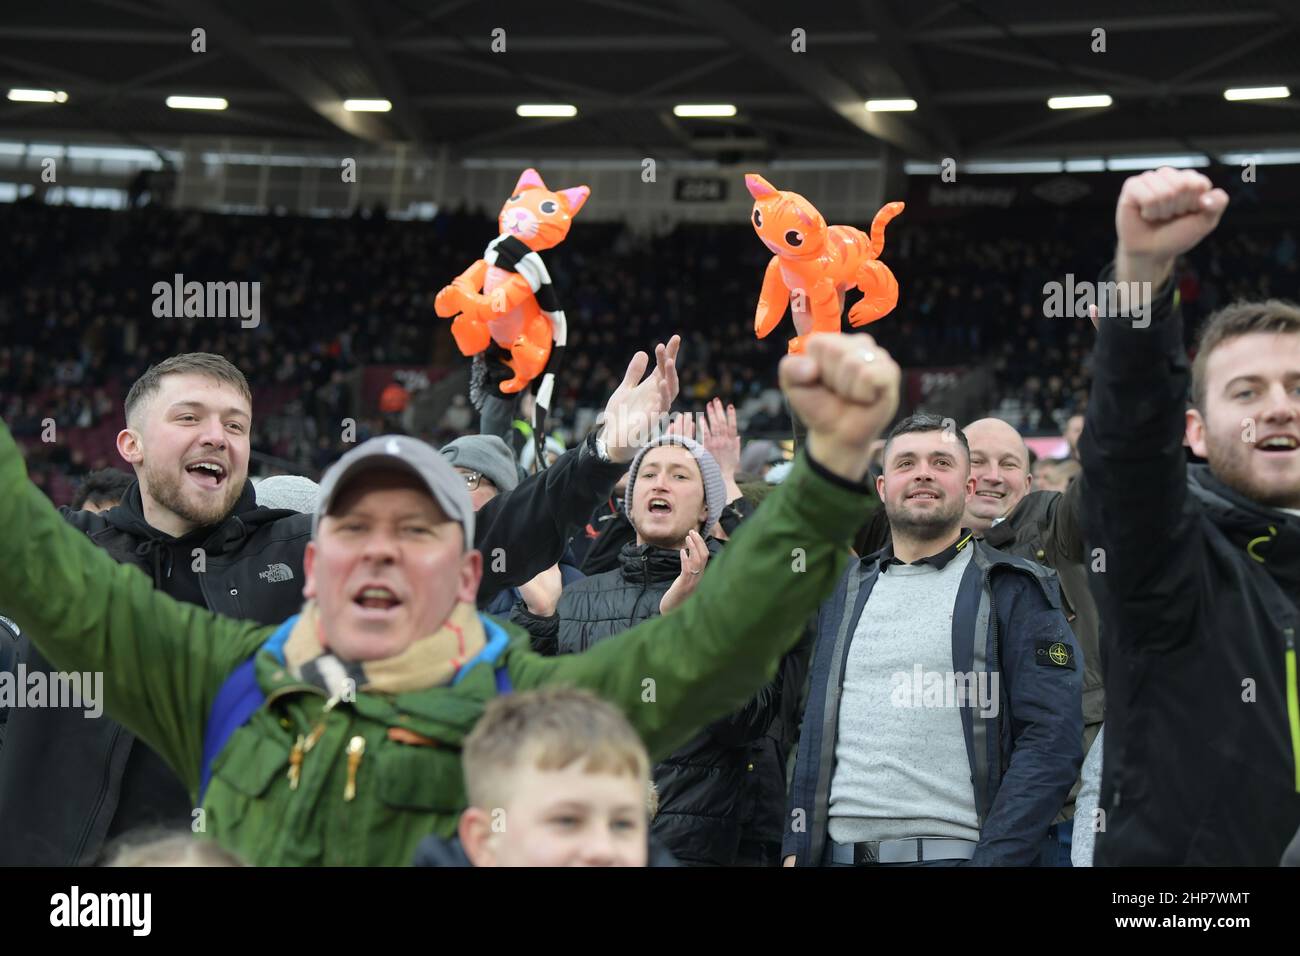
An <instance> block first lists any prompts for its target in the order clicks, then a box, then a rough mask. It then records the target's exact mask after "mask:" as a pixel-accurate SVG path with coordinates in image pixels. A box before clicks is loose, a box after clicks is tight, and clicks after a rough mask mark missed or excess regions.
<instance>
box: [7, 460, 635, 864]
mask: <svg viewBox="0 0 1300 956" xmlns="http://www.w3.org/2000/svg"><path fill="white" fill-rule="evenodd" d="M624 471H626V465H618V464H613V463H608V462H602V461H601V460H600V459H599V458H598V456H597V455H596V452H595V449H594V443H593V442H592V441H591V440H590V439H589V440H588V441H585V442H583V443H582V444H581V445H579V446H578V447H576V448H574V449H572V450H570V451H568V452H566V453H565V454H564V455H562V456H561V457H560V459H559V460H558V461H556V463H555V464H554V465H552V466H551V467H550V468H548V469H546V470H545V471H543V472H541V473H539V474H537V475H532V476H530V477H528V478H527V479H525V480H524V481H522V482H520V483H519V486H518V487H517V488H515V489H514V490H513V491H511V492H509V493H508V494H504V495H498V496H497V497H496V498H494V499H492V500H491V501H489V502H488V503H487V504H486V505H484V506H483V508H481V509H480V510H479V512H478V514H477V515H476V516H475V517H476V521H475V545H476V547H478V549H479V550H481V551H482V552H483V579H482V581H481V582H480V585H479V595H478V596H479V603H480V604H486V603H487V602H489V601H491V599H492V598H493V597H494V596H495V595H496V594H497V593H498V592H500V591H501V590H502V589H503V588H509V587H513V586H515V585H518V584H522V583H524V582H526V581H528V580H529V579H531V578H532V577H534V576H535V575H536V574H538V573H539V572H541V571H542V570H544V569H546V568H548V567H550V566H551V565H552V564H554V563H555V562H556V561H557V560H558V559H559V557H560V555H561V554H562V552H563V550H564V544H565V538H566V535H567V528H568V526H569V525H570V524H575V523H577V522H579V521H583V520H585V519H586V516H587V515H589V514H590V513H591V509H592V507H593V506H594V505H595V503H596V502H597V501H600V500H602V499H604V498H606V497H607V496H608V495H609V492H610V489H611V488H612V487H613V485H614V482H615V481H617V480H618V478H619V476H620V475H621V474H622V473H623V472H624ZM63 514H64V516H65V517H66V518H67V519H68V521H69V522H70V523H72V524H73V525H75V526H76V527H78V528H80V529H81V530H82V531H84V532H85V533H86V534H87V535H88V536H89V537H90V539H91V540H92V541H94V542H95V543H96V544H97V545H99V546H100V547H102V548H103V549H104V550H105V551H107V552H108V553H109V554H110V555H111V556H112V557H113V558H114V559H115V560H117V561H120V562H122V563H124V564H133V565H135V566H136V567H138V568H140V569H141V570H142V571H144V572H145V573H146V574H148V575H150V578H151V579H152V580H153V582H154V585H155V587H158V588H159V589H160V590H163V591H166V592H167V593H169V594H171V595H172V596H174V597H176V598H177V599H178V600H183V601H189V602H190V603H193V604H201V605H202V606H204V607H206V608H208V610H210V611H213V612H214V613H217V614H223V615H226V616H228V617H235V618H244V619H248V620H253V621H257V622H259V623H262V624H279V623H281V622H282V621H284V620H286V619H288V618H289V617H291V616H292V615H294V614H297V613H298V611H300V610H301V608H302V601H303V598H302V586H303V570H302V557H303V552H304V550H305V549H306V546H307V542H308V541H309V540H310V538H311V516H310V515H305V514H298V513H296V512H292V511H284V510H273V509H269V508H260V507H258V506H257V503H256V500H255V497H254V489H253V486H252V485H251V484H247V485H245V487H244V490H243V492H242V494H241V495H240V497H239V500H238V502H237V503H236V504H235V506H234V508H233V509H232V511H231V513H230V515H229V516H228V517H227V518H225V519H224V520H223V521H222V522H221V523H220V524H218V525H215V526H213V527H211V528H205V529H201V530H200V531H197V532H195V533H193V534H191V535H187V536H186V537H184V538H182V539H175V538H172V537H170V536H169V535H166V534H163V533H162V532H160V531H157V530H156V529H154V528H153V527H151V526H150V525H149V524H148V522H146V521H145V519H144V510H143V506H142V503H141V499H140V488H139V485H138V484H135V485H132V486H131V487H130V488H129V489H128V490H127V493H126V496H125V497H124V498H123V500H122V504H120V505H119V506H118V507H116V508H113V509H112V510H110V511H107V512H105V513H103V514H93V513H91V512H88V511H76V512H74V511H71V510H69V509H66V508H65V509H63ZM195 549H202V550H201V553H196V550H195ZM199 567H202V568H203V570H202V571H200V570H198V569H199ZM58 599H59V598H58V595H57V594H52V595H50V600H52V601H57V600H58ZM2 610H3V609H0V611H2ZM68 613H70V614H75V613H76V608H69V609H68ZM17 624H18V625H19V627H20V628H21V624H22V622H17ZM17 656H18V659H19V661H21V662H22V663H23V664H24V666H25V671H26V673H28V674H31V673H33V672H35V671H45V672H46V673H50V672H52V671H53V668H52V667H51V665H50V664H49V662H48V661H46V660H45V659H44V658H43V657H42V656H41V655H40V654H39V653H38V652H37V651H36V649H35V648H34V647H32V646H31V644H30V642H29V641H28V640H27V636H26V635H23V636H22V637H21V639H20V640H19V644H18V652H17ZM15 666H16V665H15ZM83 714H84V709H82V708H55V707H44V708H39V709H27V708H11V709H10V710H9V713H8V719H7V721H6V727H5V741H4V747H3V748H0V865H56V866H68V865H81V864H90V863H93V862H94V861H95V860H96V859H97V858H98V856H99V854H100V851H101V849H102V846H103V843H104V841H105V839H106V838H107V837H108V836H109V835H110V834H111V835H114V836H115V835H116V834H117V833H118V832H119V831H121V830H124V829H126V828H129V827H131V826H135V825H140V824H147V823H150V822H160V823H164V824H165V823H172V824H176V823H188V822H190V821H191V814H192V809H191V807H190V802H189V797H188V795H187V794H186V792H185V788H184V787H183V786H182V785H181V783H180V781H179V780H177V779H176V778H175V776H174V775H173V774H172V773H171V771H170V769H169V768H167V767H166V765H165V764H164V763H163V761H162V758H161V757H158V756H157V755H156V754H154V753H153V752H152V751H151V750H149V748H148V747H146V746H145V745H144V744H143V743H140V744H137V743H136V740H135V737H134V735H132V734H131V733H130V732H129V731H127V730H126V729H125V728H123V727H122V725H120V724H118V723H117V722H116V721H114V720H111V719H109V717H108V716H107V715H103V716H100V717H99V718H97V719H88V718H86V717H84V716H83Z"/></svg>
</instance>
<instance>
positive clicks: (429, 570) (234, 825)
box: [0, 334, 899, 865]
mask: <svg viewBox="0 0 1300 956" xmlns="http://www.w3.org/2000/svg"><path fill="white" fill-rule="evenodd" d="M781 381H782V386H783V388H784V389H785V392H786V395H787V396H788V399H789V401H790V404H791V407H792V408H793V409H794V410H795V411H796V412H797V413H798V414H799V416H800V417H801V418H802V420H803V421H804V422H805V423H806V424H807V427H808V441H807V446H806V454H802V453H801V455H800V456H799V458H798V459H797V460H796V462H795V466H794V468H793V470H792V471H791V474H790V477H789V478H788V479H787V480H786V481H785V483H784V484H783V485H781V486H780V487H779V488H778V489H777V490H776V491H774V492H773V493H772V494H771V495H770V496H769V497H768V498H767V500H766V502H765V503H764V506H763V508H762V509H761V510H759V511H758V513H757V514H756V515H755V516H754V517H753V518H751V519H749V520H748V521H747V522H746V523H745V525H744V526H742V528H741V529H740V531H739V532H738V533H737V534H736V536H735V538H734V539H733V541H732V543H731V544H730V545H729V546H728V547H727V549H726V550H725V551H724V552H723V553H722V554H721V555H720V556H719V557H718V558H716V559H715V560H714V561H711V562H710V564H709V568H708V571H707V573H706V574H705V575H704V576H703V579H702V580H701V582H700V584H699V587H698V588H697V589H696V591H695V593H694V594H693V595H692V596H691V597H690V598H688V599H687V600H686V601H685V602H684V603H683V604H682V605H681V606H680V607H678V608H676V609H674V610H673V611H672V612H671V613H670V614H668V615H665V616H663V617H659V618H656V619H654V620H651V621H647V622H645V623H644V624H641V625H639V626H637V627H635V628H632V629H631V630H629V631H628V632H626V633H625V634H622V635H620V636H618V637H614V638H610V639H609V640H606V641H604V642H602V643H601V644H600V645H599V646H597V647H595V648H593V649H592V650H591V651H589V652H587V653H585V654H578V655H571V656H566V657H559V658H543V657H540V656H538V655H537V654H535V653H534V652H533V651H532V650H531V648H530V647H529V646H528V636H527V635H526V634H525V633H523V632H522V631H520V630H518V629H517V628H514V627H513V626H511V625H508V624H502V623H500V622H498V621H496V620H494V619H492V618H491V617H489V616H486V615H480V614H478V613H477V611H476V609H475V606H474V599H475V594H476V592H477V590H478V584H479V578H480V576H481V575H482V572H483V555H482V554H480V553H479V552H478V551H475V550H473V549H472V548H470V547H469V545H468V544H467V542H468V534H469V532H470V531H471V530H472V522H473V521H474V520H475V516H474V515H473V513H472V509H471V507H470V503H469V498H468V492H467V490H466V489H465V488H464V486H463V480H461V483H460V485H459V486H457V481H458V480H460V479H457V478H456V477H455V472H454V471H453V470H452V467H451V465H450V464H448V463H446V462H445V461H440V460H438V459H439V457H440V456H437V455H436V454H435V453H432V451H431V450H430V451H428V452H426V451H425V450H424V449H423V448H421V447H418V446H413V445H411V444H408V442H406V441H404V440H402V439H386V438H385V439H379V440H378V441H377V443H376V442H371V443H368V444H367V445H366V446H363V447H361V448H358V449H356V450H355V451H354V452H352V453H351V454H350V455H349V456H345V458H344V459H343V460H341V461H340V462H339V463H338V464H337V465H336V466H335V467H334V468H333V469H332V470H331V472H330V473H329V474H327V475H326V477H325V479H324V481H323V484H322V494H321V504H320V506H319V512H318V514H317V515H316V517H315V519H314V524H315V529H314V533H313V536H312V541H311V543H310V544H309V545H308V547H307V551H306V554H305V557H304V565H303V567H304V571H305V573H306V587H305V588H304V592H303V593H304V596H305V597H306V599H307V602H306V604H305V605H304V607H303V609H302V612H301V613H300V614H298V615H295V616H294V617H292V618H290V619H289V620H288V621H286V622H284V623H283V624H282V625H280V626H279V627H265V626H261V625H258V624H254V623H250V622H244V621H234V620H231V619H228V618H222V617H219V616H217V615H214V614H211V613H209V612H207V611H204V610H203V609H201V608H196V607H193V606H190V605H185V604H181V603H179V602H177V601H176V600H174V599H173V598H171V597H170V596H168V595H166V594H164V593H162V592H160V591H157V590H155V589H154V588H153V586H152V584H151V582H150V581H149V579H148V577H147V576H146V575H144V574H143V573H142V572H141V571H140V570H139V569H137V568H134V567H130V566H127V565H120V564H117V563H116V562H114V561H113V560H112V559H111V558H109V557H108V556H107V555H105V554H103V552H102V551H100V550H99V549H97V548H96V547H95V546H94V545H93V544H91V543H90V542H89V541H88V540H87V539H86V538H85V536H84V535H83V534H81V533H80V532H78V531H77V530H76V529H74V528H71V527H69V526H68V524H67V523H66V522H65V521H64V520H63V519H62V518H61V517H60V516H59V514H58V512H57V511H55V509H54V508H53V506H52V505H51V504H50V503H49V501H48V500H47V499H45V497H44V496H43V495H42V494H41V492H40V491H39V490H38V489H37V488H36V487H35V486H34V485H32V484H31V483H30V482H29V481H28V480H27V477H26V471H25V468H24V466H23V461H22V457H21V454H20V452H19V450H18V447H17V446H16V444H15V443H14V441H13V439H12V437H11V436H10V434H9V431H8V429H7V428H6V427H5V426H4V425H3V423H0V527H3V528H5V529H6V530H7V531H8V533H9V535H10V539H11V545H12V548H14V549H16V552H17V553H16V554H13V555H11V560H8V561H5V562H3V563H0V603H2V605H3V606H5V607H12V608H13V609H14V612H15V614H16V616H17V617H19V618H21V619H22V620H23V621H24V624H25V627H26V628H27V629H29V630H30V632H31V635H32V640H33V642H34V643H35V644H36V645H37V646H38V647H39V648H40V650H41V651H42V652H43V653H44V654H45V655H46V656H47V657H48V658H49V659H50V660H51V661H52V662H53V663H54V664H55V665H56V666H57V667H59V668H62V669H65V670H69V671H74V670H75V671H92V672H96V671H97V672H100V673H102V674H103V675H104V692H103V699H104V704H105V708H106V709H107V711H108V712H109V713H111V714H112V715H114V716H115V717H116V718H117V719H118V720H120V721H121V722H122V723H123V724H124V725H126V726H127V727H128V728H129V729H131V730H132V731H133V732H135V733H136V734H138V735H139V736H140V737H141V738H142V739H144V740H145V741H146V742H148V743H149V744H150V745H151V746H152V747H153V748H154V749H155V750H157V751H158V752H159V753H160V754H161V755H162V756H163V757H164V759H165V760H166V761H167V762H168V764H169V765H170V766H171V767H172V768H174V769H175V770H176V771H177V773H178V774H179V775H180V776H181V778H182V779H183V780H184V781H185V783H186V785H187V787H188V788H189V790H190V793H191V795H192V796H193V798H194V800H195V805H196V806H201V807H202V808H203V810H204V820H205V831H204V832H205V835H206V837H207V838H210V839H215V840H217V842H218V843H220V844H221V845H222V846H223V847H225V848H227V849H229V850H231V851H232V852H234V853H236V854H238V855H239V856H240V857H241V858H242V859H244V860H246V861H247V862H249V863H253V864H258V865H312V864H323V865H343V864H370V865H395V864H406V863H409V862H411V859H412V855H413V853H414V850H415V847H416V845H417V844H418V843H419V842H420V840H421V839H422V838H423V837H425V836H427V835H429V834H430V833H433V834H436V835H438V836H440V837H443V838H446V837H450V836H451V835H452V834H453V833H454V832H455V830H456V826H457V821H458V817H459V815H460V812H461V810H463V809H464V807H465V805H466V798H465V791H464V782H463V778H462V775H461V769H460V763H459V750H460V748H461V746H462V744H463V743H464V740H465V737H466V735H467V734H468V733H469V731H470V730H471V729H472V727H473V726H474V723H475V721H477V719H478V717H479V715H480V714H481V713H482V711H483V708H484V706H485V705H486V702H487V701H488V700H489V699H491V698H492V697H493V696H495V695H497V694H499V693H506V692H509V691H510V690H512V689H520V690H526V689H532V688H536V687H541V686H546V685H553V684H562V685H567V686H574V687H585V688H588V689H590V690H592V691H594V692H595V693H597V694H599V695H601V696H602V697H604V698H606V699H607V700H609V701H610V702H611V703H613V704H615V705H616V706H618V707H619V708H620V709H622V710H623V711H624V712H625V713H626V714H627V716H628V718H629V720H630V721H631V722H632V724H633V726H635V727H636V728H637V730H638V732H639V733H640V734H641V736H642V737H643V738H644V740H645V743H646V746H647V749H648V751H649V753H650V755H651V757H652V758H659V757H662V756H663V755H665V754H667V753H669V752H670V751H672V750H673V749H674V748H675V747H677V746H679V745H681V744H682V743H684V742H685V741H686V740H688V739H690V738H691V737H692V736H693V735H694V733H695V732H696V731H698V730H699V729H700V728H701V727H702V726H704V725H705V724H706V723H708V722H709V721H711V720H713V719H715V718H718V717H721V716H722V715H724V714H727V713H729V712H731V711H733V710H735V709H736V708H738V707H739V706H740V705H741V704H743V703H744V702H745V701H746V700H747V699H748V698H749V697H750V695H751V694H753V693H754V691H755V690H756V689H757V688H758V687H759V686H761V685H762V684H763V683H764V682H765V681H766V680H767V679H768V678H769V677H770V676H771V675H772V673H773V672H774V671H775V668H776V666H777V662H778V661H779V660H780V658H781V656H782V655H783V654H784V653H785V652H786V651H787V650H789V649H790V647H791V646H793V645H794V643H795V642H796V641H797V640H798V638H799V636H800V633H801V629H802V626H803V623H804V621H805V619H806V618H807V616H808V615H809V614H810V613H812V612H813V611H814V610H816V608H817V606H818V604H819V603H820V602H821V600H822V599H823V598H824V597H826V596H827V595H829V594H830V592H831V590H832V588H833V587H834V585H835V583H836V581H837V580H838V578H839V575H840V573H841V571H842V570H843V567H844V564H845V562H846V561H847V557H848V551H849V540H850V537H851V535H852V533H853V531H854V530H855V528H856V522H855V519H856V517H857V515H859V514H860V512H861V509H862V507H863V502H864V501H865V500H866V498H867V496H868V494H869V489H868V488H867V487H866V485H865V484H863V478H864V476H865V475H866V473H867V458H866V449H867V446H868V445H869V443H870V440H871V439H872V438H874V437H875V436H876V435H877V434H879V433H880V432H881V431H882V430H883V429H884V428H885V426H886V425H887V424H888V423H889V421H890V420H891V419H892V418H893V415H894V412H895V410H896V408H897V405H898V382H899V370H898V366H897V365H896V364H894V362H893V361H892V360H891V359H890V358H889V356H888V354H887V353H885V352H884V351H883V350H882V349H880V348H878V347H877V346H876V345H875V343H874V342H873V341H872V339H871V337H870V336H868V335H865V334H857V335H852V336H840V335H831V334H828V335H822V336H816V337H814V338H813V339H812V340H811V341H810V342H809V343H808V346H807V350H806V352H805V353H804V354H802V355H791V356H787V357H786V358H784V359H783V360H782V363H781ZM648 700H653V701H654V705H653V706H647V705H646V701H648Z"/></svg>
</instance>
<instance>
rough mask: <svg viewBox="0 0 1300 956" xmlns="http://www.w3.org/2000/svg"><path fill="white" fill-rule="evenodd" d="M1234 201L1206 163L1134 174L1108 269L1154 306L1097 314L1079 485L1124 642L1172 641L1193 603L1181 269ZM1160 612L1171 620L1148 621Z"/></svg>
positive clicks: (1095, 579)
mask: <svg viewBox="0 0 1300 956" xmlns="http://www.w3.org/2000/svg"><path fill="white" fill-rule="evenodd" d="M1227 202H1228V197H1227V195H1226V194H1225V193H1224V192H1223V190H1221V189H1213V188H1211V184H1210V181H1209V180H1208V179H1206V178H1205V177H1204V176H1202V175H1201V174H1200V173H1197V172H1194V171H1191V170H1173V169H1168V168H1164V169H1160V170H1157V171H1155V172H1149V173H1143V174H1142V175H1141V176H1135V177H1132V178H1130V179H1128V180H1127V181H1126V182H1125V183H1124V187H1123V189H1122V190H1121V192H1120V197H1119V203H1118V206H1117V208H1116V211H1115V226H1116V232H1117V234H1118V237H1119V244H1118V247H1117V249H1116V252H1115V269H1114V273H1113V276H1112V275H1110V274H1106V275H1103V277H1102V278H1103V281H1107V280H1110V279H1112V278H1113V280H1115V281H1117V282H1119V283H1121V284H1122V283H1137V284H1138V285H1137V288H1138V289H1140V290H1142V295H1141V296H1140V297H1139V302H1138V304H1139V305H1145V306H1146V308H1145V309H1140V308H1139V309H1131V310H1130V315H1129V316H1128V317H1102V318H1101V319H1100V321H1099V324H1098V330H1097V343H1096V348H1095V352H1094V359H1093V380H1092V393H1091V397H1090V399H1089V401H1088V411H1087V417H1086V419H1085V424H1084V429H1083V435H1082V437H1081V438H1080V441H1079V457H1080V458H1081V459H1082V460H1083V476H1082V479H1081V480H1082V481H1083V482H1084V485H1083V487H1082V488H1080V490H1079V491H1080V494H1081V495H1082V496H1083V498H1082V503H1083V517H1084V522H1083V523H1084V532H1085V537H1086V539H1087V541H1088V544H1089V546H1090V547H1092V548H1101V549H1102V555H1101V556H1102V557H1103V558H1104V562H1105V564H1104V567H1105V571H1104V572H1100V571H1098V572H1095V573H1093V574H1092V575H1091V578H1090V580H1091V585H1092V588H1093V593H1094V594H1095V595H1096V596H1097V600H1098V604H1099V606H1100V607H1101V608H1102V610H1103V613H1106V612H1107V610H1109V611H1110V612H1111V613H1112V614H1113V613H1116V612H1118V611H1120V610H1122V613H1123V619H1124V621H1125V631H1126V633H1123V634H1116V635H1115V638H1116V639H1118V640H1119V641H1121V642H1136V641H1146V642H1148V643H1152V642H1158V641H1161V640H1167V639H1171V638H1172V637H1173V635H1171V634H1170V633H1168V631H1169V627H1168V625H1169V618H1168V615H1169V614H1170V613H1172V612H1177V611H1178V610H1179V609H1182V610H1183V612H1184V613H1189V614H1190V613H1192V608H1193V603H1194V602H1193V601H1191V600H1189V595H1194V594H1195V593H1196V588H1195V587H1194V586H1193V585H1194V582H1192V581H1191V580H1190V575H1191V574H1192V573H1193V569H1192V567H1191V566H1190V565H1189V564H1188V563H1187V562H1186V561H1184V560H1182V557H1183V556H1184V555H1186V554H1187V553H1188V538H1189V536H1190V535H1192V534H1194V533H1196V526H1195V524H1194V523H1193V522H1192V520H1191V519H1190V516H1189V512H1188V510H1187V507H1186V505H1187V480H1186V459H1185V457H1184V452H1183V432H1184V409H1185V405H1184V403H1185V399H1186V395H1187V387H1188V381H1189V372H1188V364H1187V353H1186V350H1185V349H1184V347H1183V330H1182V321H1181V319H1180V318H1179V316H1178V315H1177V313H1176V312H1175V310H1174V309H1173V302H1172V300H1173V279H1172V276H1173V266H1174V261H1175V259H1176V258H1177V257H1178V256H1179V255H1181V254H1183V253H1185V252H1187V251H1188V250H1189V249H1191V248H1192V247H1193V246H1195V245H1196V244H1197V243H1198V242H1200V240H1201V239H1202V238H1204V237H1205V236H1206V235H1207V234H1208V233H1209V232H1210V231H1211V230H1212V229H1213V228H1214V227H1215V225H1216V224H1217V223H1218V221H1219V217H1220V216H1221V215H1222V214H1223V210H1224V208H1225V207H1226V206H1227ZM1103 288H1105V286H1103ZM1099 298H1100V297H1099ZM1155 615H1159V616H1160V618H1161V620H1163V621H1164V622H1165V626H1164V627H1163V628H1154V627H1152V628H1147V627H1143V626H1142V624H1143V622H1144V621H1145V620H1148V619H1154V616H1155ZM1175 629H1176V630H1181V629H1178V628H1175Z"/></svg>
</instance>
